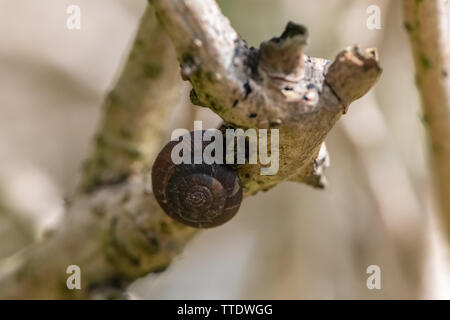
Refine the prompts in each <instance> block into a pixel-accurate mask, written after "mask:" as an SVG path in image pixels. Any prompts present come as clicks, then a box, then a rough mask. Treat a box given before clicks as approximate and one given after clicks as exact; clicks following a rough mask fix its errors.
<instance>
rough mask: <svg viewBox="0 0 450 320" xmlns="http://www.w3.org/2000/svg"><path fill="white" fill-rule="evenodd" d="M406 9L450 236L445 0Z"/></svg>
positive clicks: (408, 4) (410, 2)
mask: <svg viewBox="0 0 450 320" xmlns="http://www.w3.org/2000/svg"><path fill="white" fill-rule="evenodd" d="M403 9H404V19H405V28H406V30H407V32H408V34H409V38H410V42H411V47H412V51H413V56H414V62H415V68H416V82H417V86H418V88H419V91H420V95H421V98H422V104H423V110H424V119H425V121H424V122H425V124H426V129H427V131H428V136H429V139H430V142H431V149H432V150H431V151H432V154H431V156H432V166H433V170H434V175H435V184H436V189H437V191H438V201H439V205H440V209H441V212H442V217H443V220H444V223H445V228H446V233H447V236H448V237H450V197H449V195H450V139H449V138H450V77H449V74H450V61H449V53H450V47H449V44H448V35H447V29H448V24H447V19H446V13H445V8H444V1H442V0H426V1H414V0H404V2H403Z"/></svg>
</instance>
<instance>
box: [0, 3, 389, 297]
mask: <svg viewBox="0 0 450 320" xmlns="http://www.w3.org/2000/svg"><path fill="white" fill-rule="evenodd" d="M150 4H151V5H153V7H154V8H155V10H156V13H157V16H158V18H159V21H160V22H161V25H162V26H164V28H165V30H166V31H167V33H168V34H169V36H170V37H171V40H172V43H173V44H174V45H175V48H176V52H177V55H178V59H179V62H180V64H181V75H182V77H183V78H184V79H185V80H189V81H190V82H191V83H192V86H193V88H194V90H193V91H192V92H191V99H192V100H193V102H195V103H196V104H200V105H202V106H206V107H209V108H211V110H213V111H214V112H215V113H217V114H218V115H219V116H221V117H222V118H223V119H224V121H225V122H226V123H227V125H230V126H234V127H239V128H244V129H245V128H267V129H269V128H277V129H279V132H280V142H281V143H280V154H279V159H280V169H279V171H278V174H276V175H273V176H261V175H260V167H259V166H258V165H242V166H239V167H238V168H237V170H238V174H239V176H240V178H241V180H242V184H243V188H244V195H245V196H248V195H251V194H254V193H256V192H258V191H260V190H267V189H268V188H270V187H273V186H274V185H276V184H277V183H279V182H281V181H285V180H293V181H299V182H305V183H309V184H311V185H313V186H316V187H323V186H324V184H323V181H324V180H323V172H322V171H323V167H324V166H325V165H326V164H327V163H328V156H327V153H326V149H325V147H324V145H323V140H324V138H325V137H326V135H327V133H328V132H329V131H330V130H331V128H332V127H333V125H334V124H335V122H336V121H337V120H338V119H339V117H340V116H341V115H342V114H343V113H345V112H346V111H347V108H348V105H349V104H350V103H351V102H352V101H353V100H354V99H357V98H359V97H361V96H362V95H364V94H365V93H366V92H367V91H368V90H369V89H370V88H371V87H372V86H373V84H374V83H375V82H376V80H377V78H378V77H379V75H380V73H381V69H380V67H379V65H378V63H377V59H376V56H375V54H374V51H373V50H369V51H366V52H364V53H361V52H360V51H359V49H358V48H357V47H352V48H348V49H346V50H344V51H343V52H341V53H340V54H338V56H337V57H336V59H335V61H333V62H330V61H327V60H324V59H320V58H313V57H309V56H307V55H305V54H304V53H303V50H304V46H305V43H306V39H307V31H306V29H305V28H304V27H302V26H299V25H296V24H293V23H290V24H288V26H287V28H286V30H285V32H284V33H283V34H282V35H281V36H280V37H277V38H273V39H271V40H269V41H266V42H264V43H263V44H262V45H261V47H260V49H259V50H258V49H255V48H248V47H247V45H246V44H245V42H244V41H243V40H242V39H241V38H239V36H238V35H237V33H236V32H235V31H234V30H233V29H232V27H231V26H230V24H229V22H228V20H227V19H226V18H225V17H224V16H223V15H222V14H221V12H220V10H219V8H218V6H217V4H216V3H215V1H213V0H190V1H187V0H186V1H182V0H164V1H162V0H152V1H150ZM147 28H148V29H147ZM165 37H166V36H165V35H164V33H163V32H161V30H159V29H158V26H157V25H156V24H155V23H154V19H152V17H151V13H150V11H148V13H147V14H146V15H145V16H144V18H143V21H142V24H141V28H140V31H139V33H138V37H137V40H136V42H135V44H134V48H133V51H132V53H131V55H130V58H129V61H128V63H127V66H126V67H125V71H124V73H123V76H122V77H125V78H126V79H125V80H124V79H123V78H122V79H121V80H120V81H119V82H118V84H117V88H116V89H115V90H113V94H111V95H110V96H109V99H108V100H107V102H106V105H107V107H106V108H105V114H106V116H105V119H106V120H105V121H104V122H103V125H102V127H101V128H100V132H99V135H98V138H97V142H96V145H95V149H94V152H93V155H92V156H91V157H90V158H89V160H88V164H87V166H86V168H85V170H84V171H83V178H82V183H81V187H80V190H79V192H78V193H77V194H76V195H75V197H74V199H73V200H72V202H71V203H70V204H69V205H68V207H67V211H68V212H67V217H66V219H65V221H64V223H63V226H61V228H60V229H58V230H57V231H56V232H55V234H53V235H51V236H49V237H48V239H46V240H44V241H43V242H42V243H38V244H36V246H35V247H34V248H30V249H29V250H27V251H25V252H24V253H23V254H22V255H20V256H16V257H13V258H12V259H11V260H9V261H7V263H6V266H5V268H7V269H9V271H8V272H6V273H4V275H3V277H1V278H0V296H1V297H3V298H5V297H6V298H12V297H20V298H83V297H89V296H92V295H93V294H94V295H95V293H98V292H102V297H104V292H110V291H108V290H106V289H105V288H108V287H117V286H120V284H126V283H128V282H129V281H131V280H134V279H136V278H137V277H140V276H143V275H145V274H147V273H149V272H157V271H161V270H163V269H164V268H165V267H167V266H168V265H169V264H170V261H171V260H172V258H173V257H174V256H175V255H176V254H177V253H179V252H180V250H182V248H183V247H184V245H185V244H186V243H187V241H188V240H189V239H190V238H191V237H192V236H193V235H194V234H195V232H196V230H194V229H192V228H188V227H185V226H182V225H180V224H178V223H176V222H174V221H173V220H171V219H170V218H168V217H167V216H166V215H165V214H164V213H163V212H162V211H161V209H160V208H159V206H158V205H157V204H156V202H155V200H154V198H153V196H152V194H151V191H150V190H149V181H148V179H149V174H148V173H149V172H148V170H146V168H147V166H148V165H149V164H150V162H149V161H150V160H151V159H152V158H153V156H154V154H155V151H156V150H157V147H156V146H159V144H160V134H159V132H160V128H161V127H159V129H154V128H155V125H158V124H159V126H162V125H163V121H161V120H162V118H163V117H161V116H160V114H161V113H164V112H165V111H164V109H165V107H164V106H162V104H166V106H169V105H170V104H171V103H173V100H170V99H168V100H167V101H166V100H165V102H164V103H155V102H153V100H152V99H156V98H157V97H159V94H165V93H164V92H163V93H161V91H164V90H165V89H167V90H168V89H169V88H170V82H171V81H173V78H172V70H173V68H174V63H173V61H170V59H169V58H167V56H168V53H167V52H168V51H170V50H169V48H168V47H167V46H168V44H167V40H165ZM155 39H159V40H158V42H155V41H156V40H155ZM159 41H160V42H159ZM154 43H157V44H158V45H155V44H154ZM149 52H150V54H149ZM151 53H153V54H151ZM136 56H137V57H140V59H137V61H135V60H134V59H133V57H136ZM156 61H160V63H161V73H158V76H156V77H154V78H152V77H151V74H154V68H153V67H151V68H150V70H153V71H151V72H150V74H147V73H144V71H143V69H142V68H144V67H145V66H146V65H147V64H148V63H155V62H156ZM150 65H151V64H150ZM157 69H158V68H157ZM127 70H128V71H127ZM127 75H128V76H127ZM141 85H142V86H143V87H142V88H141V89H139V87H140V86H141ZM158 86H160V87H158ZM155 87H157V88H158V89H154V88H155ZM135 90H137V92H138V93H137V94H138V95H139V94H141V95H142V96H141V97H140V98H136V99H134V97H135V95H136V93H135V92H136V91H135ZM148 90H150V92H153V95H151V94H149V93H148ZM153 90H154V91H153ZM147 99H149V100H147ZM146 102H147V103H146ZM116 103H117V105H116ZM116 108H117V109H116ZM124 130H125V131H124ZM126 130H130V131H126ZM124 132H127V133H126V134H123V133H124ZM149 144H150V146H151V148H150V149H149V147H148V146H149ZM130 150H131V151H132V152H131V153H132V155H130V154H129V151H130ZM136 150H137V151H138V152H135V151H136ZM70 264H77V265H79V266H80V267H81V270H82V283H83V289H82V290H81V291H76V290H75V291H70V290H67V287H66V286H65V281H66V277H67V275H66V274H65V269H66V267H67V266H68V265H70ZM105 290H106V291H105Z"/></svg>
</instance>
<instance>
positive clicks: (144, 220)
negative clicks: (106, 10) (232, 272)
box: [0, 8, 194, 299]
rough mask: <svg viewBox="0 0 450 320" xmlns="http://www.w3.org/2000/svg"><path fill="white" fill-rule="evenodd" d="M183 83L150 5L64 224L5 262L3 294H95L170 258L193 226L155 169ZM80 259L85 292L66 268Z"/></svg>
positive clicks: (36, 296) (0, 276)
mask: <svg viewBox="0 0 450 320" xmlns="http://www.w3.org/2000/svg"><path fill="white" fill-rule="evenodd" d="M181 92H184V90H183V86H182V82H181V81H180V79H179V74H178V67H177V63H176V57H175V52H174V51H173V48H172V44H171V43H170V40H169V38H168V37H167V35H166V34H165V32H164V30H162V29H161V28H160V26H159V23H158V22H157V21H156V18H155V17H154V14H153V10H152V9H151V8H148V10H147V11H146V13H145V15H144V16H143V18H142V23H141V26H140V28H139V31H138V34H137V37H136V40H135V42H134V45H133V49H132V51H131V53H130V55H129V58H128V61H127V63H126V65H125V66H124V70H123V72H122V75H121V77H120V79H119V81H118V82H117V84H116V86H115V88H114V89H113V90H112V91H111V93H110V94H109V95H108V98H107V99H106V101H105V105H104V106H103V111H104V119H103V121H102V124H101V125H100V128H99V130H98V134H97V138H96V141H95V145H94V148H93V151H92V154H91V156H90V157H89V159H88V160H87V162H86V164H85V166H84V170H83V176H82V179H81V184H80V188H79V191H78V192H77V194H75V195H74V197H73V199H72V200H70V202H69V204H68V205H67V210H66V211H67V213H66V217H65V219H64V221H63V223H62V225H61V226H60V227H59V228H58V229H57V230H55V231H54V232H53V233H51V234H49V236H48V237H47V238H46V239H44V240H43V241H41V242H40V243H37V244H36V245H33V246H32V247H30V248H28V250H26V251H24V252H23V253H21V254H19V255H16V256H13V257H11V258H10V259H8V260H6V261H3V263H2V265H1V268H0V297H1V298H21V299H49V298H56V299H61V298H87V297H91V296H92V295H97V293H98V292H99V291H100V292H101V293H100V295H101V296H102V297H103V298H104V297H105V294H104V292H108V294H109V293H110V291H109V289H110V287H118V286H125V285H126V284H127V283H128V282H129V281H131V280H133V279H136V278H137V277H139V276H143V275H145V274H146V273H148V272H150V271H154V272H156V271H158V270H162V269H164V268H165V267H166V266H167V265H168V264H169V262H170V261H171V259H172V257H173V256H174V255H175V254H177V253H178V252H179V251H180V250H181V248H182V247H180V245H181V246H182V245H184V244H185V243H186V242H187V240H188V239H189V238H190V237H191V236H192V235H193V234H194V230H193V229H191V228H187V227H184V226H182V225H179V224H178V223H176V222H174V221H173V220H171V219H170V218H168V217H167V216H166V215H165V214H164V213H163V212H162V211H161V209H160V208H159V206H158V205H157V204H156V201H155V200H154V198H153V196H152V194H151V191H150V190H149V186H150V183H149V181H148V179H147V178H148V174H149V172H150V170H149V168H150V165H151V163H152V161H153V158H154V156H155V155H156V154H157V152H158V151H159V149H160V147H161V137H162V135H163V133H164V131H163V129H165V128H164V124H165V122H166V119H167V115H168V113H169V112H170V110H171V106H173V105H175V104H176V103H177V101H178V96H179V94H180V93H181ZM72 264H75V265H78V266H79V267H80V268H81V272H82V281H81V283H82V290H81V291H78V290H69V289H67V286H66V279H67V277H68V276H69V275H67V274H66V269H67V267H68V266H69V265H72ZM105 289H106V291H105ZM122 289H123V288H122Z"/></svg>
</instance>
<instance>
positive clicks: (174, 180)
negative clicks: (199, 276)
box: [152, 132, 242, 228]
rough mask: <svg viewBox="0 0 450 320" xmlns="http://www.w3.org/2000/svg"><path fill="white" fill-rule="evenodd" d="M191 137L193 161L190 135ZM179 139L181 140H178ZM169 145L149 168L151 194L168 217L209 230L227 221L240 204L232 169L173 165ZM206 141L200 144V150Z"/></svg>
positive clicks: (238, 180) (216, 166) (240, 195)
mask: <svg viewBox="0 0 450 320" xmlns="http://www.w3.org/2000/svg"><path fill="white" fill-rule="evenodd" d="M190 135H191V150H192V159H193V150H194V147H193V144H194V142H193V141H194V135H193V132H191V133H190ZM180 139H181V138H180ZM179 141H180V140H177V141H171V142H169V143H168V144H167V145H166V146H165V147H164V148H163V149H162V150H161V152H160V153H159V155H158V157H157V158H156V160H155V162H154V164H153V168H152V187H153V194H154V195H155V198H156V200H157V201H158V203H159V205H160V206H161V208H162V209H163V210H164V212H165V213H166V214H167V215H169V216H170V217H171V218H173V219H175V220H177V221H179V222H181V223H183V224H186V225H188V226H191V227H195V228H212V227H216V226H219V225H221V224H224V223H225V222H227V221H229V220H230V219H231V218H232V217H233V216H234V215H235V214H236V213H237V211H238V210H239V207H240V205H241V202H242V186H241V182H240V179H239V176H238V175H237V174H236V172H235V171H234V169H233V168H231V167H230V166H228V165H225V164H215V163H213V164H205V163H202V164H174V163H173V161H172V158H171V153H172V149H173V148H174V147H175V145H177V144H178V143H179ZM210 143H214V142H210V141H203V143H202V147H203V148H202V150H203V149H204V148H205V147H206V146H207V145H209V144H210Z"/></svg>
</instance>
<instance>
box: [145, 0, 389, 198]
mask: <svg viewBox="0 0 450 320" xmlns="http://www.w3.org/2000/svg"><path fill="white" fill-rule="evenodd" d="M150 3H151V4H153V5H154V7H155V9H156V12H157V16H158V18H159V20H160V22H161V23H162V25H164V27H165V28H166V30H167V32H168V33H169V35H170V37H171V38H172V41H173V43H174V44H175V47H176V50H177V54H178V59H179V61H180V63H181V68H182V74H183V75H184V78H185V79H188V80H189V81H190V82H191V83H192V86H193V88H194V91H193V93H192V94H191V97H193V102H194V103H195V104H198V105H202V106H205V107H209V108H210V109H211V110H213V111H214V112H215V113H217V114H218V115H219V116H220V117H222V119H224V120H225V121H226V122H227V123H229V124H231V125H233V126H236V127H243V128H277V129H279V130H280V131H279V133H280V141H282V147H281V148H280V154H279V158H280V159H281V162H282V163H281V164H280V170H279V172H278V174H277V175H272V176H270V175H267V176H261V175H260V174H259V173H260V168H259V166H255V165H243V166H241V167H240V168H239V176H240V178H241V181H242V183H243V186H244V195H248V194H254V193H256V192H257V191H259V190H266V189H268V188H270V187H272V186H274V185H276V184H277V183H279V182H280V181H283V180H294V181H299V182H306V183H310V184H312V185H314V186H316V187H322V183H323V181H324V179H323V177H322V175H321V173H318V172H321V171H322V170H318V169H317V163H320V161H315V160H316V158H317V156H318V153H319V150H320V146H321V144H322V142H323V140H324V138H325V136H326V135H327V133H328V132H329V131H330V130H331V128H332V127H333V125H334V123H335V122H336V121H337V120H338V119H339V117H340V116H341V114H342V113H343V112H345V111H346V110H347V107H348V105H349V104H350V103H351V102H352V101H353V100H355V99H357V98H359V97H361V96H362V95H364V94H365V93H366V92H367V91H368V90H369V89H370V88H371V87H372V86H373V84H374V83H375V81H376V80H377V78H378V76H379V75H380V73H381V69H380V67H379V66H378V63H377V59H376V56H375V53H374V51H373V50H369V51H367V52H366V53H361V52H360V51H359V50H358V48H357V47H353V48H349V49H346V50H345V51H343V52H341V53H340V54H339V55H338V56H337V58H336V60H335V61H334V62H333V63H330V62H329V61H326V60H323V59H319V58H313V57H309V56H307V55H304V54H303V47H304V45H305V43H306V39H307V31H306V29H305V28H304V27H303V26H299V25H295V24H293V23H290V24H288V26H287V28H286V30H285V32H284V33H283V34H282V35H281V37H278V38H273V39H271V40H269V41H266V42H264V43H262V44H261V47H260V50H257V49H255V48H248V47H247V45H246V43H245V42H244V41H243V40H242V39H241V38H239V36H238V35H237V33H236V32H235V31H234V30H233V29H232V28H231V26H230V23H229V21H228V20H227V19H226V18H225V17H224V16H223V15H222V14H221V13H220V10H219V8H218V6H217V4H216V3H215V1H213V0H202V1H199V0H193V1H175V0H171V1H162V0H151V1H150ZM330 64H331V65H330ZM322 162H323V161H322Z"/></svg>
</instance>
